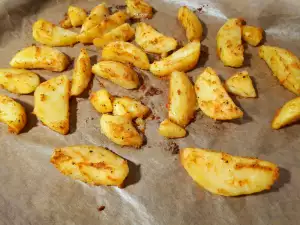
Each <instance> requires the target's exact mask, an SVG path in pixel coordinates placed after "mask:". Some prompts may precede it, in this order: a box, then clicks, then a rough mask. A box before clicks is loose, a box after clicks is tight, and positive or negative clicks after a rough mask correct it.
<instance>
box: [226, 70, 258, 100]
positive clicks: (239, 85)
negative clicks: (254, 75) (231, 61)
mask: <svg viewBox="0 0 300 225" xmlns="http://www.w3.org/2000/svg"><path fill="white" fill-rule="evenodd" d="M225 89H226V90H227V91H228V92H230V93H232V94H235V95H237V96H240V97H244V98H255V97H256V91H255V89H254V87H253V83H252V80H251V78H250V76H249V74H248V72H247V71H242V72H238V73H236V74H235V75H233V76H231V77H230V78H228V79H227V80H226V82H225Z"/></svg>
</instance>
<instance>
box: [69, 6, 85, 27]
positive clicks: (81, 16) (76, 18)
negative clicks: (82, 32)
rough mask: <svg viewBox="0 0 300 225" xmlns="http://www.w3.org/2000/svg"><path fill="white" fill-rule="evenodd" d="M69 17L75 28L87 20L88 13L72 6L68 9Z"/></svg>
mask: <svg viewBox="0 0 300 225" xmlns="http://www.w3.org/2000/svg"><path fill="white" fill-rule="evenodd" d="M68 16H69V18H70V21H71V24H72V26H73V27H79V26H81V25H82V24H83V23H84V21H85V19H86V18H87V13H86V11H85V10H84V9H82V8H80V7H77V6H73V5H70V6H69V8H68Z"/></svg>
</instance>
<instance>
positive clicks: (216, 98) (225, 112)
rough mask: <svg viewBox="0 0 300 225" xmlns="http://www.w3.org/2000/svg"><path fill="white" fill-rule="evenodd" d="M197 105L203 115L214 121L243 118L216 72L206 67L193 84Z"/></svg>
mask: <svg viewBox="0 0 300 225" xmlns="http://www.w3.org/2000/svg"><path fill="white" fill-rule="evenodd" d="M195 90H196V94H197V99H198V104H199V107H200V109H201V110H202V111H203V113H204V114H205V115H207V116H208V117H210V118H212V119H214V120H232V119H237V118H241V117H243V112H242V111H241V110H240V109H239V108H238V107H237V106H236V105H235V104H234V102H233V101H232V99H231V98H230V97H229V95H228V94H227V92H226V90H225V88H224V87H223V85H222V83H221V81H220V78H219V77H218V75H217V74H216V72H215V71H214V70H213V69H212V68H210V67H207V68H206V69H205V70H204V72H203V73H202V74H201V75H199V76H198V78H197V80H196V83H195Z"/></svg>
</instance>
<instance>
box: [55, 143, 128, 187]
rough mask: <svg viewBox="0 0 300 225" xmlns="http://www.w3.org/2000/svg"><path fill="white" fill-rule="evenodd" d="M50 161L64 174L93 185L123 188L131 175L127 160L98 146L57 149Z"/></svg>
mask: <svg viewBox="0 0 300 225" xmlns="http://www.w3.org/2000/svg"><path fill="white" fill-rule="evenodd" d="M50 161H51V163H53V164H54V166H55V167H56V168H57V169H58V170H59V171H60V172H61V173H62V174H64V175H67V176H70V177H71V178H73V179H74V180H80V181H83V182H85V183H88V184H92V185H113V186H122V184H123V182H124V180H125V178H126V177H127V175H128V173H129V167H128V164H127V161H126V160H125V159H122V158H121V157H120V156H118V155H116V154H115V153H113V152H112V151H109V150H107V149H105V148H102V147H96V146H88V145H79V146H71V147H64V148H57V149H55V150H54V153H53V154H52V156H51V160H50Z"/></svg>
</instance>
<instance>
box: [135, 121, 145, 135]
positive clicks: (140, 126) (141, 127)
mask: <svg viewBox="0 0 300 225" xmlns="http://www.w3.org/2000/svg"><path fill="white" fill-rule="evenodd" d="M134 122H135V125H136V128H137V129H138V130H139V131H141V132H142V133H144V132H145V130H146V121H145V120H144V119H143V118H140V117H139V118H136V120H135V121H134Z"/></svg>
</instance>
